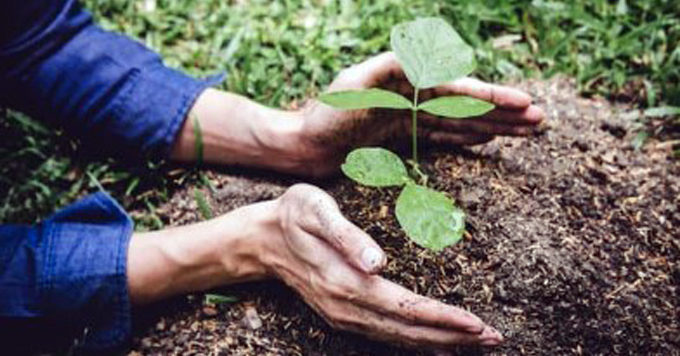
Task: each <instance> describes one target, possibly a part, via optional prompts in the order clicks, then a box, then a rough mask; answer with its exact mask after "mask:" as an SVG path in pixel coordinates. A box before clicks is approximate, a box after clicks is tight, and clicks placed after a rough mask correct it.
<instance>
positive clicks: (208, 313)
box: [203, 307, 217, 316]
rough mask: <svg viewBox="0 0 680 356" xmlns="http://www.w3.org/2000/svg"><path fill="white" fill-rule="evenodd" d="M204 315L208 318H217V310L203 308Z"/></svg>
mask: <svg viewBox="0 0 680 356" xmlns="http://www.w3.org/2000/svg"><path fill="white" fill-rule="evenodd" d="M203 314H205V315H206V316H215V315H217V309H215V308H213V307H203Z"/></svg>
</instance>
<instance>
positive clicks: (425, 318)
mask: <svg viewBox="0 0 680 356" xmlns="http://www.w3.org/2000/svg"><path fill="white" fill-rule="evenodd" d="M274 202H275V208H274V209H275V211H276V213H275V214H276V219H274V220H276V221H278V224H271V225H270V227H269V229H270V231H268V232H263V233H261V234H259V235H260V236H262V237H263V238H264V239H262V245H263V246H264V247H263V248H262V252H261V255H260V260H261V261H262V263H263V265H264V266H266V267H265V268H266V269H268V270H269V271H270V272H269V273H270V274H271V275H275V276H277V277H278V278H280V279H282V280H283V281H284V282H285V283H286V284H288V285H289V286H291V287H292V288H293V289H295V290H296V291H297V292H298V293H299V294H300V295H301V296H302V298H303V299H304V300H305V301H306V302H307V303H308V304H309V305H310V306H311V307H312V308H313V309H314V310H315V311H316V312H317V313H319V315H321V316H322V317H323V318H324V319H325V320H326V321H327V322H328V323H329V324H330V325H331V326H333V327H334V328H337V329H341V330H347V331H353V332H357V333H361V334H364V335H366V336H369V337H371V338H374V339H378V340H384V341H390V342H395V343H401V344H406V345H411V346H419V347H423V346H425V347H431V348H437V349H445V348H450V347H452V346H454V345H458V344H482V345H497V344H499V343H500V342H501V341H502V339H503V338H502V336H501V335H500V334H499V333H498V332H497V331H495V330H494V329H493V328H491V327H489V326H487V325H485V324H484V323H483V322H482V321H481V320H480V319H479V318H478V317H476V316H474V315H473V314H471V313H469V312H467V311H465V310H462V309H460V308H457V307H454V306H450V305H447V304H444V303H441V302H438V301H435V300H432V299H429V298H426V297H423V296H419V295H417V294H414V293H412V292H411V291H409V290H407V289H405V288H403V287H401V286H399V285H397V284H395V283H392V282H390V281H388V280H386V279H384V278H381V277H380V276H378V275H375V273H377V272H378V271H379V270H380V268H381V267H382V266H383V265H384V264H385V262H386V261H385V260H386V258H385V255H384V252H383V251H382V250H381V249H380V247H379V246H378V245H377V244H376V243H375V242H374V241H373V240H372V239H371V238H370V237H369V236H368V235H367V234H366V233H365V232H363V231H362V230H361V229H359V228H358V227H357V226H355V225H353V224H352V223H350V222H349V221H347V220H346V219H345V218H344V217H343V216H342V214H341V213H340V211H339V209H338V206H337V204H336V203H335V201H334V200H333V199H332V198H331V197H330V196H329V195H328V194H326V193H325V192H323V191H322V190H320V189H318V188H315V187H312V186H309V185H297V186H293V187H292V188H290V189H289V190H288V191H287V192H286V193H285V194H284V195H283V196H281V197H280V198H279V199H277V200H275V201H274Z"/></svg>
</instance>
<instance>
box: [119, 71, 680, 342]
mask: <svg viewBox="0 0 680 356" xmlns="http://www.w3.org/2000/svg"><path fill="white" fill-rule="evenodd" d="M516 86H518V87H520V88H523V89H525V90H527V91H528V92H530V93H531V94H532V95H533V96H534V97H535V98H536V100H537V102H538V104H539V105H541V106H542V107H543V108H544V109H545V110H546V112H547V114H548V117H549V119H548V123H547V125H546V126H547V127H546V129H545V130H543V131H542V132H541V133H540V134H537V135H536V136H535V137H531V138H521V139H518V138H501V139H496V140H495V141H493V142H491V143H488V144H485V145H482V146H478V147H474V148H467V149H461V150H459V151H448V152H442V151H437V150H436V149H433V148H430V149H426V150H424V151H425V152H424V156H423V159H422V161H423V162H422V163H423V165H424V167H425V169H426V170H427V171H428V173H429V175H430V178H431V183H432V186H433V187H434V188H436V189H438V190H440V191H444V192H446V193H447V194H448V195H450V196H451V197H453V198H455V199H456V200H457V201H458V203H459V204H460V205H461V206H462V207H463V208H464V209H465V210H466V212H467V216H468V217H467V231H468V233H466V237H465V239H464V240H463V241H462V242H461V243H459V244H458V245H455V246H453V247H450V248H447V249H445V250H444V251H443V252H442V253H433V252H430V251H427V250H424V249H422V248H419V247H418V246H416V245H414V244H413V243H412V242H410V241H409V240H408V239H407V238H406V237H405V236H404V234H403V233H402V232H401V231H400V229H399V228H398V225H397V223H396V220H395V218H394V214H393V213H394V208H393V207H394V200H395V199H396V196H397V194H398V190H393V189H371V188H365V187H360V186H358V185H356V184H354V183H352V182H350V181H349V180H348V179H344V178H342V177H339V178H337V179H335V180H333V181H329V182H322V183H321V184H319V185H321V186H322V187H323V188H324V189H326V190H327V191H328V192H329V193H330V194H331V195H333V196H334V197H335V198H336V199H337V200H338V202H339V204H340V206H341V208H342V210H343V212H344V213H345V214H346V215H347V216H348V217H349V218H350V219H351V220H352V221H354V222H355V223H356V224H358V225H359V226H361V227H362V228H364V229H365V230H366V231H367V232H368V233H369V234H370V235H371V236H373V237H374V238H375V239H376V240H377V241H378V242H379V243H380V244H381V245H382V246H383V247H384V249H385V251H386V252H387V254H388V256H389V261H390V262H389V264H388V267H387V268H386V270H385V272H384V276H385V277H387V278H389V279H391V280H394V281H396V282H398V283H400V284H402V285H403V286H405V287H407V288H410V289H412V290H414V291H416V292H418V293H421V294H424V295H427V296H430V297H433V298H437V299H439V300H443V301H446V302H448V303H451V304H455V305H458V306H461V307H464V308H466V309H468V310H470V311H472V312H474V313H475V314H477V315H479V316H480V317H481V318H482V319H484V320H485V321H487V322H488V323H489V324H491V325H493V326H495V327H496V328H497V329H499V330H500V331H501V332H502V333H503V334H504V335H505V337H506V342H505V343H504V345H503V346H501V347H496V348H474V347H461V348H460V349H458V350H455V354H456V355H488V356H492V355H493V356H501V355H507V356H515V355H664V356H667V355H680V325H679V324H680V263H679V261H680V230H679V227H680V163H679V162H678V160H673V159H671V158H670V157H671V147H670V146H669V145H668V144H665V143H663V142H656V141H651V142H648V143H647V144H646V145H645V146H644V147H643V148H642V149H641V150H637V151H636V150H634V149H633V148H632V145H631V141H632V138H633V137H634V136H635V132H634V131H633V130H632V127H631V125H632V124H631V123H630V122H627V121H625V119H624V118H623V115H622V114H623V112H622V111H623V110H622V108H621V107H618V106H614V105H612V104H610V103H608V102H606V101H604V100H601V99H597V98H595V99H584V98H580V97H579V96H578V95H577V93H576V90H575V87H574V85H573V83H572V82H571V81H569V80H566V79H554V80H551V81H547V82H542V81H533V82H526V83H522V84H519V85H516ZM251 173H252V172H250V173H244V172H238V171H235V170H232V171H221V172H217V171H211V172H208V173H207V175H208V177H209V178H210V180H211V181H212V182H213V183H214V184H215V186H216V188H217V191H216V192H214V193H210V191H208V190H205V193H206V194H207V195H208V197H209V198H208V200H209V203H210V205H211V206H212V207H213V209H214V210H215V212H216V213H224V212H227V211H229V210H232V209H234V208H236V207H238V206H242V205H245V204H250V203H253V202H256V201H261V200H266V199H271V198H274V197H276V196H278V195H280V194H281V193H282V192H283V191H285V188H286V187H287V186H289V185H291V184H293V183H295V180H294V179H292V178H281V177H271V176H269V177H268V176H267V175H266V174H263V173H259V174H258V173H255V174H251ZM158 213H159V214H160V215H161V217H162V218H163V219H164V220H165V221H166V222H168V223H169V224H171V225H181V224H186V223H189V222H193V221H197V220H199V216H198V209H197V207H196V203H195V202H194V198H193V192H192V190H191V189H186V190H180V191H178V192H176V194H175V195H174V196H173V198H172V199H171V201H170V202H169V203H168V204H167V205H166V206H165V207H163V208H162V209H161V210H160V211H159V212H158ZM217 292H218V293H220V294H224V295H230V296H235V297H237V298H238V302H236V303H233V304H220V305H209V304H205V303H204V298H203V295H202V294H196V295H192V296H188V297H186V298H180V299H179V300H175V301H169V302H165V303H163V304H161V305H159V306H158V308H157V310H159V311H160V313H158V314H154V316H155V318H153V319H151V320H153V323H151V324H147V327H146V328H143V329H141V330H140V331H139V332H138V334H137V337H136V338H135V343H134V348H133V350H134V351H133V352H132V353H131V355H428V354H429V352H428V351H420V350H408V349H402V348H398V347H393V346H390V345H387V344H383V343H379V342H373V341H369V340H367V339H365V338H363V337H361V336H357V335H352V334H348V333H343V332H337V331H334V330H332V329H330V328H329V327H328V326H327V325H326V324H325V322H324V321H323V320H322V319H321V318H320V317H318V316H317V315H316V314H315V313H314V312H313V311H312V310H311V309H310V308H309V307H307V306H306V305H305V304H304V303H303V302H302V301H301V300H300V299H299V298H298V297H297V296H296V294H295V293H294V292H293V291H292V290H290V289H288V288H287V287H285V286H284V285H283V284H281V283H279V282H276V281H269V282H260V283H252V284H245V285H237V286H232V287H229V288H224V289H221V290H219V291H217ZM254 312H255V313H257V315H258V316H259V319H260V320H261V321H262V324H263V325H262V327H260V328H258V329H255V330H253V329H252V327H251V326H252V325H251V324H252V323H248V322H247V320H250V319H248V318H245V317H244V316H245V315H246V313H248V314H249V315H251V319H252V314H253V313H254Z"/></svg>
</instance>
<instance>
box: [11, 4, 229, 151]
mask: <svg viewBox="0 0 680 356" xmlns="http://www.w3.org/2000/svg"><path fill="white" fill-rule="evenodd" d="M0 20H2V21H0V106H6V107H9V108H12V109H16V110H19V111H23V112H25V113H27V114H30V115H32V116H34V117H36V118H38V119H41V120H44V121H46V122H48V123H52V124H56V125H58V126H61V127H63V128H64V129H65V130H66V131H67V132H69V133H71V134H73V135H75V136H77V137H79V138H81V139H82V140H83V141H84V142H85V143H86V144H88V149H90V150H95V151H101V152H103V153H106V154H115V155H117V156H123V157H125V158H130V159H139V158H141V157H149V158H163V157H166V156H167V155H168V154H169V152H170V148H171V145H172V143H173V141H174V139H175V137H176V135H177V133H178V131H179V128H180V127H181V125H182V123H183V122H184V120H185V118H186V116H187V114H188V111H189V109H190V108H191V106H192V105H193V103H194V101H195V100H196V98H197V96H198V95H199V94H200V93H201V92H202V91H203V90H204V89H205V88H206V87H207V86H209V85H211V84H214V83H215V82H216V81H218V79H215V80H211V81H201V80H197V79H194V78H192V77H189V76H187V75H185V74H183V73H181V72H179V71H177V70H174V69H171V68H168V67H166V66H165V65H164V64H163V62H162V60H161V58H160V57H159V56H158V55H157V54H156V53H154V52H153V51H150V50H149V49H147V48H145V47H144V46H143V45H141V44H140V43H138V42H136V41H134V40H132V39H130V38H128V37H125V36H122V35H118V34H115V33H111V32H107V31H104V30H102V29H101V28H100V27H98V26H97V25H95V24H94V23H93V20H92V17H91V15H90V14H89V13H88V12H86V11H84V10H83V9H82V8H81V7H80V5H79V4H78V2H77V1H75V0H2V1H0Z"/></svg>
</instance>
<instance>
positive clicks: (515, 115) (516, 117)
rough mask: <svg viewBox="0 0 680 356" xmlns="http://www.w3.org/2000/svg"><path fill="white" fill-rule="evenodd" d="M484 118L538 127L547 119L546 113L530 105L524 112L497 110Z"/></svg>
mask: <svg viewBox="0 0 680 356" xmlns="http://www.w3.org/2000/svg"><path fill="white" fill-rule="evenodd" d="M484 118H485V119H490V120H494V121H498V122H502V123H506V124H518V125H537V124H539V123H541V121H543V120H544V119H545V112H544V111H543V109H541V108H540V107H538V106H536V105H530V106H529V107H527V108H525V109H523V110H507V109H503V108H496V109H495V110H492V111H490V112H488V113H486V114H485V115H484ZM471 120H472V119H471Z"/></svg>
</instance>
